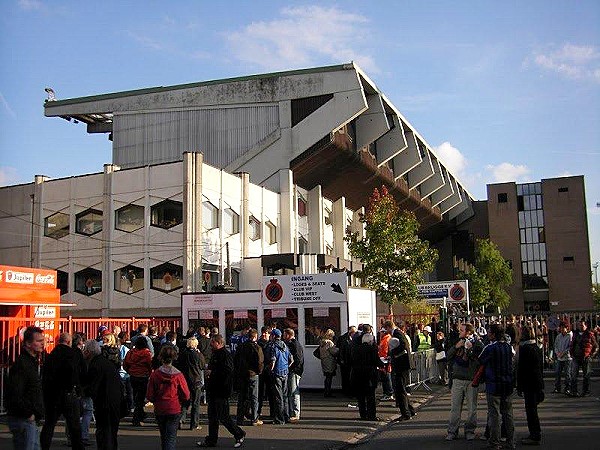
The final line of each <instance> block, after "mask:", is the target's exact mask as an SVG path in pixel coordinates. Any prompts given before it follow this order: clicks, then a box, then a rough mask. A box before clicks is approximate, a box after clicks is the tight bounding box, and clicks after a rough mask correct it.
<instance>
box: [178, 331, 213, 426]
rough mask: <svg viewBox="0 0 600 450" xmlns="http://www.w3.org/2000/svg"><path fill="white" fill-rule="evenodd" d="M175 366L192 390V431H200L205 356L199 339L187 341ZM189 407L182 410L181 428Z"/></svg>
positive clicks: (194, 338) (185, 406) (191, 338)
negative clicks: (199, 347) (199, 345)
mask: <svg viewBox="0 0 600 450" xmlns="http://www.w3.org/2000/svg"><path fill="white" fill-rule="evenodd" d="M175 366H176V367H177V368H178V369H179V370H181V373H183V376H184V378H185V381H186V382H187V385H188V388H189V390H190V403H191V405H190V406H191V412H190V414H191V416H190V430H199V429H200V425H199V423H200V394H201V392H202V388H203V387H204V367H205V366H206V361H205V360H204V355H203V354H202V353H201V352H200V350H198V339H196V337H194V336H192V337H190V338H189V339H188V340H187V345H186V347H185V348H184V349H183V350H182V351H181V352H180V353H179V357H178V358H177V361H176V364H175ZM187 409H188V408H187V405H184V407H183V408H182V414H181V419H180V421H179V423H180V427H182V426H183V422H184V420H185V416H186V415H187Z"/></svg>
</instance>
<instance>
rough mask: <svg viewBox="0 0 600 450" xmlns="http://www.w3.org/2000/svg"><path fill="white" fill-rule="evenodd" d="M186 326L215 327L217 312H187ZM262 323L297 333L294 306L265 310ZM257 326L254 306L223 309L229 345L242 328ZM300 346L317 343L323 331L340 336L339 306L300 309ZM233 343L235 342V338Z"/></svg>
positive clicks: (216, 325) (189, 327) (196, 327)
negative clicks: (301, 332) (302, 316)
mask: <svg viewBox="0 0 600 450" xmlns="http://www.w3.org/2000/svg"><path fill="white" fill-rule="evenodd" d="M188 320H189V322H188V324H187V325H188V329H192V328H193V329H195V330H197V329H198V328H200V327H205V328H213V327H218V326H219V311H218V310H216V309H215V310H208V311H189V316H188ZM264 323H265V324H266V325H271V326H273V327H276V328H279V329H280V330H283V329H285V328H291V329H292V330H294V332H295V333H296V336H298V308H281V309H270V308H268V309H265V310H264ZM248 326H250V327H252V328H257V327H258V318H257V310H256V309H248V310H235V311H234V310H225V339H226V342H227V345H230V346H231V345H232V340H231V338H232V337H233V336H237V335H239V334H240V333H241V332H242V330H244V329H245V328H246V327H248ZM304 326H305V328H304V345H318V344H319V338H320V337H321V335H322V334H323V333H324V332H325V331H326V330H327V329H332V330H333V331H334V333H335V336H336V337H338V336H340V333H341V320H340V308H339V307H315V308H304ZM233 345H235V340H234V343H233Z"/></svg>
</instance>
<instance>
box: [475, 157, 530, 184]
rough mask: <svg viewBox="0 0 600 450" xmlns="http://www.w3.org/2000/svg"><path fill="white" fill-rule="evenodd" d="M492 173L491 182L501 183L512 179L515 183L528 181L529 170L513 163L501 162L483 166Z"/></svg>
mask: <svg viewBox="0 0 600 450" xmlns="http://www.w3.org/2000/svg"><path fill="white" fill-rule="evenodd" d="M485 168H486V170H488V171H489V172H490V173H491V175H492V182H493V183H503V182H507V181H514V182H517V183H520V182H525V181H528V177H529V174H530V173H531V170H529V168H528V167H527V166H524V165H514V164H511V163H507V162H503V163H501V164H498V165H497V166H494V165H488V166H486V167H485Z"/></svg>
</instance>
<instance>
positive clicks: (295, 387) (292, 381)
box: [283, 328, 304, 422]
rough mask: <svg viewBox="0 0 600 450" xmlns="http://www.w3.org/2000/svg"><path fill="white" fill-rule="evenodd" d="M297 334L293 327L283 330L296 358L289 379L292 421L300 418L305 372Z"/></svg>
mask: <svg viewBox="0 0 600 450" xmlns="http://www.w3.org/2000/svg"><path fill="white" fill-rule="evenodd" d="M295 336H296V333H295V332H294V330H292V329H291V328H286V329H285V330H283V341H284V342H285V343H286V345H287V346H288V348H289V349H290V354H291V355H292V358H293V359H294V362H293V363H292V365H291V366H290V370H289V373H288V379H287V393H288V402H287V403H288V417H289V419H288V420H289V421H290V422H298V420H300V378H302V374H303V373H304V349H303V348H302V345H301V344H300V342H298V340H297V339H296V337H295Z"/></svg>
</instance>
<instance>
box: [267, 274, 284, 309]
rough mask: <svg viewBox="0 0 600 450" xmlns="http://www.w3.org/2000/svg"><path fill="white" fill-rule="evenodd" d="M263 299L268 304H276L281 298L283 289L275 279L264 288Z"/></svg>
mask: <svg viewBox="0 0 600 450" xmlns="http://www.w3.org/2000/svg"><path fill="white" fill-rule="evenodd" d="M265 297H267V300H269V301H270V302H273V303H276V302H278V301H279V300H281V297H283V287H282V286H281V284H279V282H278V281H277V278H273V279H271V282H270V283H269V284H268V285H267V287H266V288H265Z"/></svg>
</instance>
